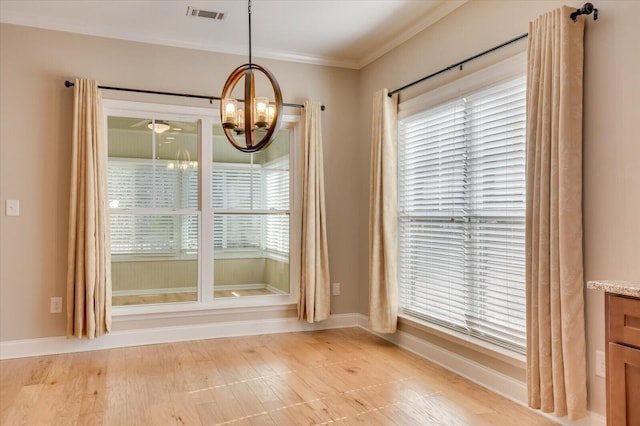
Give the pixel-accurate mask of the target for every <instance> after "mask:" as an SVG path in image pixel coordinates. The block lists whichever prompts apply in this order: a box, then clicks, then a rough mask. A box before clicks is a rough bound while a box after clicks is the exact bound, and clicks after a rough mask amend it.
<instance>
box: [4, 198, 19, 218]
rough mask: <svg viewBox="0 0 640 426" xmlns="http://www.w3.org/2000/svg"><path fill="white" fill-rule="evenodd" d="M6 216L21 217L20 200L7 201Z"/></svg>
mask: <svg viewBox="0 0 640 426" xmlns="http://www.w3.org/2000/svg"><path fill="white" fill-rule="evenodd" d="M4 214H5V215H7V216H20V200H6V201H5V212H4Z"/></svg>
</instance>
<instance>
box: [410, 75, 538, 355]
mask: <svg viewBox="0 0 640 426" xmlns="http://www.w3.org/2000/svg"><path fill="white" fill-rule="evenodd" d="M525 85H526V80H525V77H519V78H516V79H512V80H510V81H507V82H503V83H500V84H497V85H494V86H491V87H489V88H485V89H482V90H480V91H477V92H474V93H472V94H470V95H467V96H465V97H461V98H458V99H455V100H453V101H450V102H447V103H444V104H442V105H438V106H436V107H432V108H429V109H427V110H425V111H422V112H419V113H417V114H414V115H412V116H410V117H407V118H405V119H402V120H401V121H400V123H399V159H398V161H399V168H398V171H399V192H398V193H399V215H398V220H399V229H398V231H399V282H400V293H401V294H400V296H401V304H402V309H403V311H404V313H406V314H407V315H413V316H416V317H419V318H422V319H424V320H427V321H430V322H433V323H436V324H438V325H440V326H444V327H447V328H450V329H453V330H456V331H458V332H462V333H465V334H468V335H472V336H474V337H477V338H480V339H483V340H486V341H488V342H491V343H493V344H497V345H499V346H502V347H506V348H508V349H511V350H514V351H517V352H520V353H524V350H525V344H526V335H525V279H524V268H525V264H524V262H525V255H524V214H525V88H526V86H525Z"/></svg>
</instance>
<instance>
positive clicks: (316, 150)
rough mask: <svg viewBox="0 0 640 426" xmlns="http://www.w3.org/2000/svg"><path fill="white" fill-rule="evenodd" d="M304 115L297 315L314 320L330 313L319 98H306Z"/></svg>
mask: <svg viewBox="0 0 640 426" xmlns="http://www.w3.org/2000/svg"><path fill="white" fill-rule="evenodd" d="M303 116H304V131H303V135H302V136H303V146H304V165H303V167H304V170H303V181H302V251H301V254H300V297H299V300H298V319H299V320H300V321H307V322H310V323H312V322H317V321H322V320H325V319H327V318H329V315H330V313H331V311H330V304H331V293H330V288H331V284H330V277H329V249H328V246H327V224H326V221H327V216H326V213H325V201H324V171H323V168H324V166H323V160H322V116H321V105H320V102H317V101H307V102H305V105H304V110H303Z"/></svg>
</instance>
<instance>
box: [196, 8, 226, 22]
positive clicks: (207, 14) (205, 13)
mask: <svg viewBox="0 0 640 426" xmlns="http://www.w3.org/2000/svg"><path fill="white" fill-rule="evenodd" d="M225 15H226V13H224V12H213V11H211V10H203V9H196V8H195V7H191V6H189V7H187V16H199V17H200V18H209V19H215V20H216V21H222V20H223V19H224V17H225Z"/></svg>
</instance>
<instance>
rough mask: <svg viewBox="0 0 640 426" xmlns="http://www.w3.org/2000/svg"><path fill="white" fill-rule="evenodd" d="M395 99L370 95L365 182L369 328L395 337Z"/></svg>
mask: <svg viewBox="0 0 640 426" xmlns="http://www.w3.org/2000/svg"><path fill="white" fill-rule="evenodd" d="M397 127H398V96H397V95H394V96H393V97H391V98H390V97H389V96H388V91H387V89H382V90H380V91H378V92H376V93H374V95H373V125H372V129H371V172H370V173H371V179H370V180H369V326H370V327H371V329H372V330H373V331H377V332H379V333H395V331H396V325H397V322H398V278H397V270H398V267H397V259H398V212H397V210H398V171H397V170H398V167H397V165H398V133H397V132H398V128H397Z"/></svg>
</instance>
